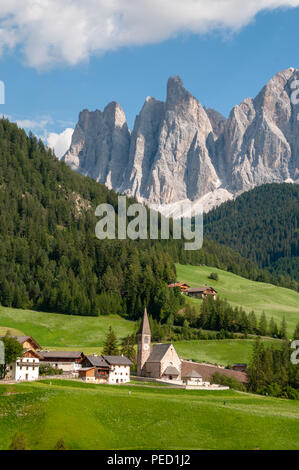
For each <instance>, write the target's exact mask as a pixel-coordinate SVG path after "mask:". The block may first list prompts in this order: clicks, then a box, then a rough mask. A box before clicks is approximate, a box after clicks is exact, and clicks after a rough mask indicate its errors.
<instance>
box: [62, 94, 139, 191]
mask: <svg viewBox="0 0 299 470" xmlns="http://www.w3.org/2000/svg"><path fill="white" fill-rule="evenodd" d="M129 149H130V132H129V130H128V126H127V122H126V117H125V114H124V112H123V110H122V109H121V107H120V106H119V104H118V103H115V102H112V103H110V104H108V106H106V108H105V109H104V111H103V112H101V111H99V110H96V111H94V112H89V111H88V110H84V111H82V112H81V113H80V115H79V121H78V124H77V125H76V128H75V130H74V134H73V137H72V143H71V147H70V149H69V151H68V152H67V153H66V154H65V156H64V157H63V159H64V161H65V162H66V163H67V164H68V165H69V166H70V167H71V168H72V169H74V170H77V171H79V172H80V173H83V174H84V175H88V176H91V177H92V178H94V179H95V180H96V181H99V182H100V183H103V184H105V185H106V186H107V187H109V189H116V190H118V189H119V187H120V185H121V183H122V181H123V175H124V172H125V170H126V167H127V163H128V159H129Z"/></svg>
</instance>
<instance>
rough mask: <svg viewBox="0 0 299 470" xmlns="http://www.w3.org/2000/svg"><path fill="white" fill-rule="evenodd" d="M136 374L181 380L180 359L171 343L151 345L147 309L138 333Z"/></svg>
mask: <svg viewBox="0 0 299 470" xmlns="http://www.w3.org/2000/svg"><path fill="white" fill-rule="evenodd" d="M137 375H141V376H143V377H152V378H159V379H162V378H165V379H166V380H181V359H180V358H179V356H178V354H177V352H176V350H175V348H174V346H173V344H163V343H159V344H154V345H153V346H151V330H150V326H149V321H148V315H147V310H146V309H144V315H143V319H142V323H141V326H140V330H139V333H138V357H137Z"/></svg>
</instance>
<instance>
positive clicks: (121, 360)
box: [102, 355, 133, 366]
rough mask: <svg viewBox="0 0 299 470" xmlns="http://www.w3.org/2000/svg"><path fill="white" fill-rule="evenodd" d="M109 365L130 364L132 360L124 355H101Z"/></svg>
mask: <svg viewBox="0 0 299 470" xmlns="http://www.w3.org/2000/svg"><path fill="white" fill-rule="evenodd" d="M102 357H103V358H104V359H105V361H106V362H108V364H110V365H118V364H119V365H122V366H132V365H133V362H132V361H130V359H128V358H127V357H125V356H104V355H103V356H102Z"/></svg>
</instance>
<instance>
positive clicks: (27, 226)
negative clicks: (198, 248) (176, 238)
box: [0, 120, 176, 317]
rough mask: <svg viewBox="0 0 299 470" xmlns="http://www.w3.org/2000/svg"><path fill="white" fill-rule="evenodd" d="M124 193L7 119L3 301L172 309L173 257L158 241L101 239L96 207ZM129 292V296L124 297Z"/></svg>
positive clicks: (76, 309) (0, 158) (1, 152)
mask: <svg viewBox="0 0 299 470" xmlns="http://www.w3.org/2000/svg"><path fill="white" fill-rule="evenodd" d="M101 202H107V203H110V204H112V205H113V206H116V204H117V195H116V194H115V193H114V192H113V191H108V190H107V189H106V187H105V186H103V185H100V184H98V183H96V182H95V181H93V180H92V179H90V178H86V177H83V176H81V175H79V174H77V173H75V172H73V171H72V170H70V169H69V168H68V167H67V166H66V165H65V164H64V163H62V162H59V161H58V160H57V159H56V158H55V156H54V155H53V154H52V152H51V151H49V150H46V149H45V147H44V145H43V143H42V142H41V141H38V140H37V139H36V138H35V137H34V136H32V135H31V136H29V137H27V136H26V134H25V132H24V131H22V130H20V129H18V127H17V126H16V125H15V124H11V123H9V122H8V121H7V120H1V121H0V260H1V261H0V302H1V303H2V304H3V305H5V306H14V307H22V308H32V307H34V308H39V309H41V310H49V311H55V312H61V313H73V314H79V315H98V314H105V313H109V312H111V311H112V312H113V313H122V314H127V315H128V316H129V317H132V316H134V315H138V313H139V312H140V311H141V310H142V306H143V304H144V302H146V303H147V304H148V305H150V308H151V311H152V312H153V314H154V315H157V316H160V315H161V314H162V315H163V311H164V310H165V312H164V313H165V314H167V311H166V310H167V305H169V304H170V303H171V304H173V305H175V304H176V302H175V299H173V298H172V297H173V296H174V295H175V294H174V293H173V291H172V290H170V289H167V284H166V283H167V282H169V281H170V280H174V279H175V267H174V263H173V261H172V259H171V257H170V256H169V255H168V254H167V252H165V251H164V250H163V249H162V247H161V246H160V245H159V244H158V243H156V244H154V245H151V244H150V243H149V242H148V243H147V242H143V243H142V244H141V243H136V242H130V241H108V240H105V241H99V240H98V239H97V238H96V237H95V234H94V231H95V225H96V222H97V219H96V217H95V216H94V210H95V207H96V206H97V205H98V204H99V203H101ZM121 294H123V295H121Z"/></svg>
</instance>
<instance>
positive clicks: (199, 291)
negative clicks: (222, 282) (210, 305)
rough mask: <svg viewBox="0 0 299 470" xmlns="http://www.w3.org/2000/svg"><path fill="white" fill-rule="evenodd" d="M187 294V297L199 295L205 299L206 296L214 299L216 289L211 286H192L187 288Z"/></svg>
mask: <svg viewBox="0 0 299 470" xmlns="http://www.w3.org/2000/svg"><path fill="white" fill-rule="evenodd" d="M187 294H188V295H189V297H201V298H202V299H206V298H207V297H209V296H211V297H212V298H213V299H214V300H216V296H217V291H215V289H213V287H209V286H203V287H192V288H191V289H188V291H187Z"/></svg>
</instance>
